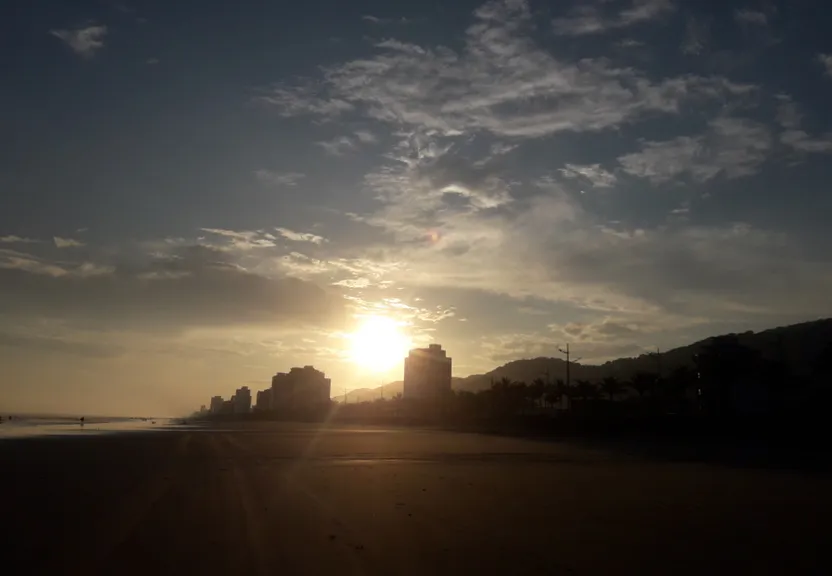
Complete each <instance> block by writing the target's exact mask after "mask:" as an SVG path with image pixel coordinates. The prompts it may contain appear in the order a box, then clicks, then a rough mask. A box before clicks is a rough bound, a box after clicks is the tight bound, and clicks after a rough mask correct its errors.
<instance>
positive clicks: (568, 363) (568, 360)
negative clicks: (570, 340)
mask: <svg viewBox="0 0 832 576" xmlns="http://www.w3.org/2000/svg"><path fill="white" fill-rule="evenodd" d="M558 351H559V352H560V353H561V354H566V390H567V395H568V393H569V392H568V391H569V389H570V386H571V375H570V372H569V365H570V364H571V362H572V361H570V359H569V344H567V345H566V349H565V350H564V349H563V348H561V347H560V346H558ZM578 360H580V358H578V359H577V360H574V362H577V361H578ZM570 403H571V402H570Z"/></svg>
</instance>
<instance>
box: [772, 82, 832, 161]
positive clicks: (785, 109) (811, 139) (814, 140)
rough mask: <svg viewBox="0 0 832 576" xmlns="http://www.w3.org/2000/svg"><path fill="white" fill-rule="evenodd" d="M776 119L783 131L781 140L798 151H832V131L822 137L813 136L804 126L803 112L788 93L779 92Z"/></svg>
mask: <svg viewBox="0 0 832 576" xmlns="http://www.w3.org/2000/svg"><path fill="white" fill-rule="evenodd" d="M776 99H777V101H778V106H777V116H776V120H777V123H778V124H780V126H782V127H783V131H782V132H781V133H780V142H781V143H782V144H785V145H786V146H789V147H791V148H792V149H794V150H795V151H797V152H805V153H827V152H832V133H829V132H828V133H826V134H824V135H822V136H820V137H817V136H812V135H810V134H809V133H807V132H806V131H805V130H803V128H802V124H803V114H802V113H801V112H800V108H799V107H798V105H797V103H796V102H794V100H793V99H792V97H791V96H789V95H788V94H778V95H777V97H776Z"/></svg>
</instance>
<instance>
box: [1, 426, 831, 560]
mask: <svg viewBox="0 0 832 576" xmlns="http://www.w3.org/2000/svg"><path fill="white" fill-rule="evenodd" d="M0 470H2V487H3V510H2V511H0V518H2V523H3V525H4V533H6V534H8V535H9V536H10V537H7V538H6V539H5V540H4V554H3V557H2V561H3V562H4V564H5V566H15V565H16V566H17V569H15V570H14V571H13V572H14V573H15V574H108V575H109V574H145V575H147V574H154V575H155V574H204V575H213V574H229V575H230V574H246V575H248V574H324V573H327V572H328V573H334V574H338V575H339V576H341V575H352V574H390V575H394V574H413V575H420V576H422V575H425V574H440V575H441V574H454V575H460V574H480V575H482V574H662V575H668V574H675V575H680V574H828V573H832V561H831V560H830V558H829V553H828V552H827V550H826V548H827V547H828V546H829V537H830V535H831V534H832V520H830V518H832V491H830V490H829V488H830V485H832V483H830V482H829V477H828V476H825V475H819V474H807V473H798V472H787V471H767V470H759V469H750V468H730V467H724V466H714V465H707V464H700V463H672V462H667V461H650V460H645V459H637V458H634V457H631V456H624V455H622V454H616V453H611V452H604V451H595V450H588V449H586V448H581V447H578V446H576V445H572V444H570V443H567V442H537V441H533V440H523V439H517V438H500V437H494V436H486V435H477V434H461V433H449V432H435V431H417V430H385V429H377V428H337V427H333V428H329V429H323V430H321V429H318V428H317V427H315V426H308V425H289V424H271V423H263V424H251V425H236V426H227V427H225V428H224V429H214V430H212V429H207V428H206V429H192V430H180V431H171V432H165V433H153V434H124V435H118V436H102V437H97V436H96V437H90V438H61V439H55V438H48V439H32V440H10V441H3V442H0ZM15 563H17V564H15Z"/></svg>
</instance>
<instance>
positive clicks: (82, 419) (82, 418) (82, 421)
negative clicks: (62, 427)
mask: <svg viewBox="0 0 832 576" xmlns="http://www.w3.org/2000/svg"><path fill="white" fill-rule="evenodd" d="M80 420H81V426H83V425H84V417H83V416H81V418H80Z"/></svg>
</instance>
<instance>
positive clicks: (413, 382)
mask: <svg viewBox="0 0 832 576" xmlns="http://www.w3.org/2000/svg"><path fill="white" fill-rule="evenodd" d="M450 391H451V358H449V357H448V356H447V355H446V354H445V351H444V350H442V346H440V345H439V344H431V345H430V346H428V347H427V348H416V349H414V350H411V351H410V354H409V355H408V356H407V358H405V360H404V391H403V396H404V398H405V399H408V400H414V399H418V400H425V399H432V398H439V397H441V396H443V395H445V394H447V393H449V392H450Z"/></svg>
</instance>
